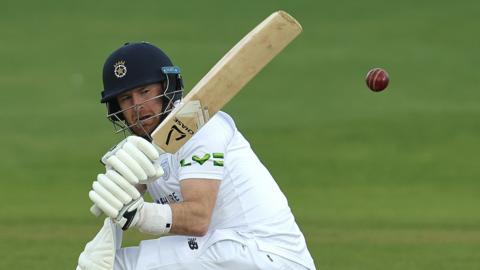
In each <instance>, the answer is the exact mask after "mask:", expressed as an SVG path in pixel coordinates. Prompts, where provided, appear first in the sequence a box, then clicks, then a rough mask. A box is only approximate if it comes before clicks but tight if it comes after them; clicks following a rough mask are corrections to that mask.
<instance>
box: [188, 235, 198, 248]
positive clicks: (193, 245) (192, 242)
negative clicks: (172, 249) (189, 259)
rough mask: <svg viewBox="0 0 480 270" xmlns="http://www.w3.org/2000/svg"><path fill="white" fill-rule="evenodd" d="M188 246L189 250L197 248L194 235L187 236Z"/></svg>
mask: <svg viewBox="0 0 480 270" xmlns="http://www.w3.org/2000/svg"><path fill="white" fill-rule="evenodd" d="M188 247H189V248H190V249H191V250H194V249H198V243H197V238H195V237H192V238H188Z"/></svg>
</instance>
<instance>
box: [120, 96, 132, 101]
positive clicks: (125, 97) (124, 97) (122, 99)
mask: <svg viewBox="0 0 480 270" xmlns="http://www.w3.org/2000/svg"><path fill="white" fill-rule="evenodd" d="M130 99H131V97H130V96H129V95H124V96H121V97H119V100H120V101H122V102H124V101H127V100H130Z"/></svg>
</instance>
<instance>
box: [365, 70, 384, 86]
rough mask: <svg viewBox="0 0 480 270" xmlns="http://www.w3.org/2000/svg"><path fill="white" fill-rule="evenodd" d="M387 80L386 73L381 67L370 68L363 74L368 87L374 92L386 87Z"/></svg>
mask: <svg viewBox="0 0 480 270" xmlns="http://www.w3.org/2000/svg"><path fill="white" fill-rule="evenodd" d="M389 81H390V79H389V77H388V73H387V72H386V71H385V70H384V69H382V68H372V69H371V70H370V71H369V72H368V73H367V76H365V82H366V83H367V86H368V88H370V90H372V91H374V92H380V91H382V90H383V89H385V88H387V86H388V82H389Z"/></svg>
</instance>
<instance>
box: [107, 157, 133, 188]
mask: <svg viewBox="0 0 480 270" xmlns="http://www.w3.org/2000/svg"><path fill="white" fill-rule="evenodd" d="M106 164H107V165H109V166H111V167H112V168H113V169H114V170H116V171H117V172H118V173H120V174H121V175H122V176H123V177H124V178H125V179H126V180H127V181H128V182H130V184H132V185H135V184H138V178H137V177H136V176H135V174H134V173H133V172H132V171H131V170H130V169H129V168H128V167H127V166H126V165H125V164H123V162H122V161H120V159H118V157H116V156H111V157H109V158H108V159H107V160H106Z"/></svg>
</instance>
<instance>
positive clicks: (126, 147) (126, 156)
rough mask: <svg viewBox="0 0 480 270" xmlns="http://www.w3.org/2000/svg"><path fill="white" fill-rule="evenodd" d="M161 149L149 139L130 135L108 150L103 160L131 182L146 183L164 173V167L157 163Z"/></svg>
mask: <svg viewBox="0 0 480 270" xmlns="http://www.w3.org/2000/svg"><path fill="white" fill-rule="evenodd" d="M159 151H161V150H160V149H159V148H157V147H155V146H154V145H153V144H151V143H150V142H148V141H147V140H145V139H143V138H141V137H138V136H129V137H127V138H126V139H125V140H123V141H121V142H120V143H119V144H118V145H117V146H115V147H114V148H113V149H112V150H110V151H108V152H107V153H106V154H105V155H104V156H103V157H102V162H103V163H104V164H105V166H106V167H107V170H108V169H113V170H115V171H117V172H118V173H120V174H121V175H122V176H123V177H124V178H125V179H126V180H127V181H128V182H130V183H131V184H133V185H135V184H146V183H150V182H153V181H155V180H156V179H157V178H159V177H160V176H162V175H163V169H162V167H161V166H160V164H158V163H155V161H156V160H157V159H158V158H159V157H160V153H159Z"/></svg>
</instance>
